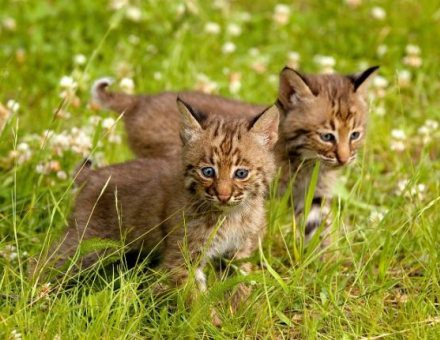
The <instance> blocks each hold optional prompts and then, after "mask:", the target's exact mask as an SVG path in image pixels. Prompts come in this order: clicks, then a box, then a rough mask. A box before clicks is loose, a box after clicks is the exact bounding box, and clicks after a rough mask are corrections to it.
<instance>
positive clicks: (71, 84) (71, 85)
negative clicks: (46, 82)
mask: <svg viewBox="0 0 440 340" xmlns="http://www.w3.org/2000/svg"><path fill="white" fill-rule="evenodd" d="M60 86H61V87H62V88H64V89H66V90H74V89H76V87H77V86H78V83H77V82H76V81H75V80H74V79H73V78H72V77H69V76H62V77H61V80H60Z"/></svg>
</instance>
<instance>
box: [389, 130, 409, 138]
mask: <svg viewBox="0 0 440 340" xmlns="http://www.w3.org/2000/svg"><path fill="white" fill-rule="evenodd" d="M391 137H393V138H394V139H397V140H406V134H405V132H404V131H403V130H399V129H393V130H391Z"/></svg>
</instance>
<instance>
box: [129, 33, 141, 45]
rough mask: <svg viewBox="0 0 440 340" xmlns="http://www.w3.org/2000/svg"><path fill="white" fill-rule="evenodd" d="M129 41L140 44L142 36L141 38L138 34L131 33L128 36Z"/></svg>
mask: <svg viewBox="0 0 440 340" xmlns="http://www.w3.org/2000/svg"><path fill="white" fill-rule="evenodd" d="M128 41H129V43H130V44H133V45H139V43H140V42H141V38H139V37H138V36H137V35H134V34H130V35H129V36H128Z"/></svg>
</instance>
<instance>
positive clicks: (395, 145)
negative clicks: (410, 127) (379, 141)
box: [390, 141, 405, 152]
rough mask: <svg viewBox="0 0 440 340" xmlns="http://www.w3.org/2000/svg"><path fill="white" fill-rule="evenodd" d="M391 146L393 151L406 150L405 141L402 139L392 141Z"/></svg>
mask: <svg viewBox="0 0 440 340" xmlns="http://www.w3.org/2000/svg"><path fill="white" fill-rule="evenodd" d="M390 148H391V150H393V151H397V152H402V151H405V143H403V142H402V141H393V142H391V147H390Z"/></svg>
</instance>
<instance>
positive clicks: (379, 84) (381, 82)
mask: <svg viewBox="0 0 440 340" xmlns="http://www.w3.org/2000/svg"><path fill="white" fill-rule="evenodd" d="M373 86H374V87H376V88H381V89H383V88H385V87H387V86H388V80H386V78H384V77H381V76H378V75H377V76H375V77H374V79H373Z"/></svg>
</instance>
